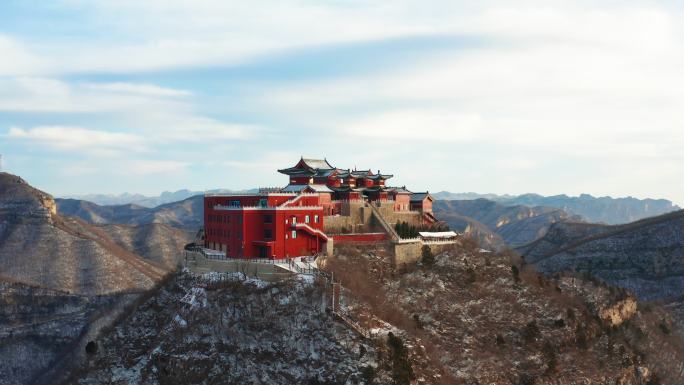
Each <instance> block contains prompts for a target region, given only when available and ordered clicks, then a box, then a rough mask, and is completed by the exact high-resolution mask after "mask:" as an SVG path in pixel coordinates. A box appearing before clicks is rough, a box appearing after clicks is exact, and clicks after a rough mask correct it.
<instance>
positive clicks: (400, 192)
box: [387, 187, 413, 194]
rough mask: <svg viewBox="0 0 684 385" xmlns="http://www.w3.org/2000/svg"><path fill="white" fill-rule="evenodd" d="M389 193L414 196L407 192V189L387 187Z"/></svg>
mask: <svg viewBox="0 0 684 385" xmlns="http://www.w3.org/2000/svg"><path fill="white" fill-rule="evenodd" d="M387 191H389V192H394V193H397V194H413V193H412V192H411V191H409V190H407V189H406V187H387Z"/></svg>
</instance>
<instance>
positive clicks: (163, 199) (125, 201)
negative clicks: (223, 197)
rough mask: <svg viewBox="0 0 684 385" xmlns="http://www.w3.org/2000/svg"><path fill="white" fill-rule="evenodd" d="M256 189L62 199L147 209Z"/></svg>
mask: <svg viewBox="0 0 684 385" xmlns="http://www.w3.org/2000/svg"><path fill="white" fill-rule="evenodd" d="M257 191H258V189H249V190H229V189H214V190H207V191H192V190H187V189H183V190H178V191H174V192H171V191H164V192H163V193H161V194H160V195H159V196H146V195H142V194H130V193H123V194H118V195H117V194H86V195H70V196H65V197H62V199H75V200H80V201H88V202H92V203H96V204H98V205H100V206H122V205H129V204H131V205H136V206H142V207H147V208H153V207H157V206H159V205H163V204H166V203H172V202H178V201H182V200H184V199H187V198H190V197H192V196H196V195H203V194H205V193H206V194H228V193H254V192H257Z"/></svg>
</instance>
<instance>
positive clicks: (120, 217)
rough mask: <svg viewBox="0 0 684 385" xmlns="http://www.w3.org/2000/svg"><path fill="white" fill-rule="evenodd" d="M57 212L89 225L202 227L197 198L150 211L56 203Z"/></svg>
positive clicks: (127, 206)
mask: <svg viewBox="0 0 684 385" xmlns="http://www.w3.org/2000/svg"><path fill="white" fill-rule="evenodd" d="M55 201H56V202H57V211H58V212H59V213H60V214H61V215H69V216H74V217H78V218H81V219H83V220H84V221H86V222H88V223H93V224H109V223H115V224H125V225H142V224H149V223H160V224H167V225H171V226H174V227H179V228H184V229H188V230H193V231H196V230H197V229H199V228H200V227H202V225H203V221H204V206H203V196H202V195H197V196H193V197H190V198H187V199H184V200H182V201H178V202H171V203H166V204H163V205H160V206H157V207H154V208H148V207H143V206H139V205H134V204H125V205H116V206H100V205H98V204H95V203H92V202H88V201H82V200H77V199H56V200H55Z"/></svg>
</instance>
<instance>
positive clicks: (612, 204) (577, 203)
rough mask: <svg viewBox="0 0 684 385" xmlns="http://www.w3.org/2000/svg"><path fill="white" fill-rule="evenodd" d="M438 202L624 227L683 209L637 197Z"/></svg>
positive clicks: (468, 196) (440, 196) (442, 195)
mask: <svg viewBox="0 0 684 385" xmlns="http://www.w3.org/2000/svg"><path fill="white" fill-rule="evenodd" d="M433 196H434V197H435V199H437V200H453V199H456V200H473V199H478V198H484V199H488V200H492V201H495V202H497V203H500V204H503V205H508V206H515V205H525V206H532V207H533V206H546V207H555V208H559V209H562V210H564V211H566V212H567V213H569V214H573V215H579V216H581V217H583V218H584V220H585V221H587V222H593V223H606V224H622V223H630V222H634V221H636V220H639V219H643V218H647V217H652V216H657V215H661V214H665V213H668V212H672V211H677V210H680V209H681V208H680V207H679V206H677V205H676V204H674V203H673V202H672V201H669V200H667V199H651V198H646V199H638V198H634V197H622V198H612V197H608V196H605V197H594V196H592V195H589V194H580V195H579V196H568V195H565V194H560V195H554V196H543V195H539V194H533V193H528V194H522V195H517V196H513V195H497V194H477V193H450V192H446V191H441V192H438V193H435V194H433Z"/></svg>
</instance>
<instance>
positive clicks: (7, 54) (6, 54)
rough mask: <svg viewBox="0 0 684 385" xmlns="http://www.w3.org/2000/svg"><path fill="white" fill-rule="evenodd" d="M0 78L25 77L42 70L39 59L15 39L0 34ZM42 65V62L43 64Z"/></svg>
mask: <svg viewBox="0 0 684 385" xmlns="http://www.w3.org/2000/svg"><path fill="white" fill-rule="evenodd" d="M0 58H2V60H0V76H7V75H25V74H31V73H36V72H41V71H43V70H44V66H43V65H42V64H41V63H42V62H41V61H40V60H39V58H38V57H37V56H36V55H34V54H32V53H31V52H29V51H28V50H27V49H26V47H24V46H23V45H22V44H21V43H19V42H18V41H17V40H16V39H14V38H12V37H9V36H6V35H2V34H0ZM43 63H44V62H43Z"/></svg>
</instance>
